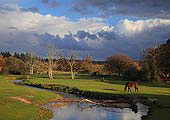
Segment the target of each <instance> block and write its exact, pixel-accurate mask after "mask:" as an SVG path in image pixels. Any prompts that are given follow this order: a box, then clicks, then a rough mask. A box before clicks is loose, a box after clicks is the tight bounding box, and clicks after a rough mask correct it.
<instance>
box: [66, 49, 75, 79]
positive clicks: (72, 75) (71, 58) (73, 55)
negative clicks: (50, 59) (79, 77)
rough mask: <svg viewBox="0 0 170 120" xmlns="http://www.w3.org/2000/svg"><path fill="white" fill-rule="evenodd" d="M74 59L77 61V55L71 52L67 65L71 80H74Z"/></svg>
mask: <svg viewBox="0 0 170 120" xmlns="http://www.w3.org/2000/svg"><path fill="white" fill-rule="evenodd" d="M76 59H77V53H76V52H71V53H70V58H69V60H68V63H69V65H70V72H71V79H74V78H75V70H74V67H75V65H76Z"/></svg>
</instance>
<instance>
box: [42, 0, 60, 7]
mask: <svg viewBox="0 0 170 120" xmlns="http://www.w3.org/2000/svg"><path fill="white" fill-rule="evenodd" d="M41 2H42V3H43V4H44V5H46V6H47V7H51V8H57V7H59V6H60V2H58V1H56V0H41Z"/></svg>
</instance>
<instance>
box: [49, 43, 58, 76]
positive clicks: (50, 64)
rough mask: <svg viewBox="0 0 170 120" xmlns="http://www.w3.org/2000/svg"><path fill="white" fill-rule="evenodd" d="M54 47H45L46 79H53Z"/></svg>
mask: <svg viewBox="0 0 170 120" xmlns="http://www.w3.org/2000/svg"><path fill="white" fill-rule="evenodd" d="M56 51H57V49H56V47H55V46H54V45H52V44H51V45H49V46H48V47H47V58H48V77H49V78H50V79H53V64H54V61H53V60H54V57H55V55H56Z"/></svg>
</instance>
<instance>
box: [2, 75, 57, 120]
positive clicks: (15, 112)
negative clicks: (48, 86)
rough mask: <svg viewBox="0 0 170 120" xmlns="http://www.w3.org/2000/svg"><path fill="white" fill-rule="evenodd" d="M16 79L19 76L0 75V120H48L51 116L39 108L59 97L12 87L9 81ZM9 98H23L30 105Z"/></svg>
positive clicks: (44, 92) (39, 91) (29, 89)
mask: <svg viewBox="0 0 170 120" xmlns="http://www.w3.org/2000/svg"><path fill="white" fill-rule="evenodd" d="M16 77H20V76H11V75H9V76H7V75H6V76H4V75H0V120H48V119H49V118H50V117H51V115H52V114H51V113H50V111H48V110H45V109H42V108H40V106H41V105H43V104H45V103H47V102H48V100H50V99H54V98H59V97H60V96H59V95H56V94H55V93H51V92H47V91H45V90H35V89H32V88H26V87H24V86H17V85H14V84H13V83H12V81H11V80H12V79H15V78H16ZM11 97H20V98H24V99H26V100H29V101H31V102H32V104H31V105H30V104H26V103H23V102H20V101H19V100H16V99H12V98H11Z"/></svg>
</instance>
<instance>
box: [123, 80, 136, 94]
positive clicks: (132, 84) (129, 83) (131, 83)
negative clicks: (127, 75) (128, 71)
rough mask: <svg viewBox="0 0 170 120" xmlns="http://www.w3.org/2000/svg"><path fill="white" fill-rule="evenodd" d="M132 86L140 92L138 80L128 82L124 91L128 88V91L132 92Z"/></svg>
mask: <svg viewBox="0 0 170 120" xmlns="http://www.w3.org/2000/svg"><path fill="white" fill-rule="evenodd" d="M131 87H134V88H135V92H138V83H137V82H126V84H125V88H124V91H126V90H127V88H128V92H129V91H130V92H131V89H130V88H131Z"/></svg>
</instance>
